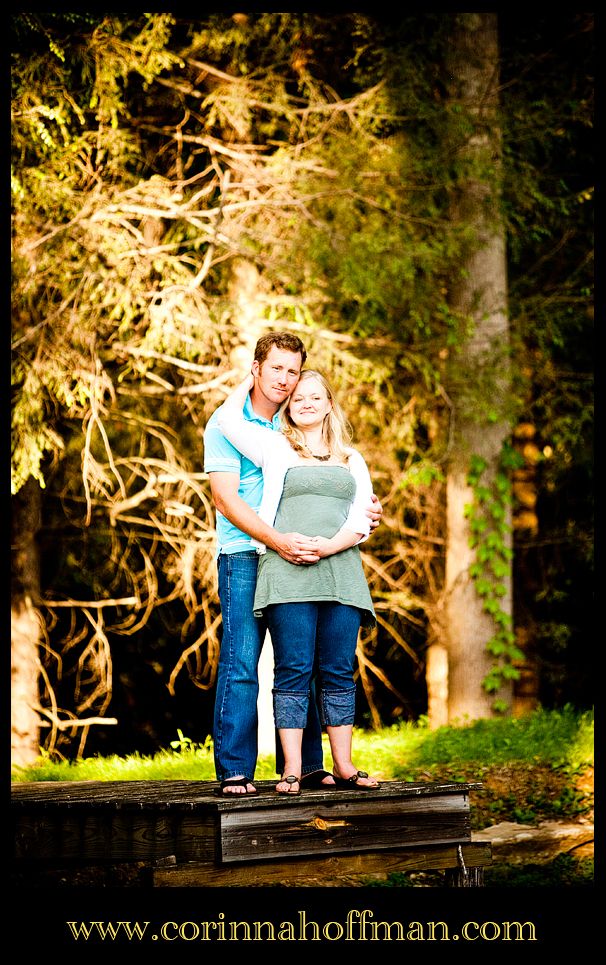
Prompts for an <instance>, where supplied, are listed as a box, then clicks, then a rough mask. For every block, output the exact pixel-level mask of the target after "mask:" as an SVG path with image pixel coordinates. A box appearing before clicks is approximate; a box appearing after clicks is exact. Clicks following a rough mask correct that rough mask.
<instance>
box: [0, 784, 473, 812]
mask: <svg viewBox="0 0 606 965" xmlns="http://www.w3.org/2000/svg"><path fill="white" fill-rule="evenodd" d="M255 783H256V784H257V788H258V790H259V794H257V795H255V796H254V797H253V796H249V795H235V794H234V795H229V797H227V796H225V797H218V796H216V794H215V790H216V789H217V788H218V786H219V785H218V783H217V782H216V781H37V782H26V781H24V782H15V783H13V784H11V806H12V807H13V809H16V810H22V809H27V808H28V807H32V806H35V807H37V808H39V809H42V808H47V807H48V808H50V809H53V808H55V807H58V806H61V807H74V806H77V805H79V804H83V805H86V806H87V807H90V808H98V807H99V808H107V807H110V808H112V809H114V810H120V809H123V808H127V809H128V808H133V809H134V810H138V809H145V808H147V807H150V806H153V807H155V808H157V809H163V808H166V809H168V810H172V809H173V808H178V809H180V810H188V809H197V808H199V807H208V808H209V809H210V810H223V809H233V808H237V809H241V808H245V809H246V810H257V809H259V810H263V809H264V808H267V807H274V806H275V805H276V803H278V802H279V804H280V806H281V807H288V806H289V804H290V803H291V801H292V798H291V799H286V798H285V796H284V795H282V796H279V795H277V794H276V792H275V781H258V782H255ZM481 786H482V785H481V784H465V783H456V782H444V783H438V782H419V783H416V782H409V781H384V782H383V783H382V784H381V785H380V787H378V788H373V789H372V790H369V791H356V790H355V789H354V790H351V791H342V790H338V791H335V790H334V789H333V790H330V789H328V790H314V791H307V790H306V791H305V792H304V795H302V796H304V797H305V799H306V800H307V799H311V800H314V801H320V800H325V801H327V802H330V801H333V800H336V799H338V800H355V799H357V798H359V797H360V795H361V794H364V796H365V797H366V798H367V799H368V800H382V799H386V798H409V797H413V798H416V797H431V796H434V795H436V794H438V795H444V794H448V793H450V792H452V793H455V794H460V793H469V790H471V789H474V788H479V787H481Z"/></svg>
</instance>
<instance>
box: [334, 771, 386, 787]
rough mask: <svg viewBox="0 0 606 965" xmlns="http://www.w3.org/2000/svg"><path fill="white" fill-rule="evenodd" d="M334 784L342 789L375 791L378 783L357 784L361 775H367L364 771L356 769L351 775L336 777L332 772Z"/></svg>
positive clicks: (378, 785)
mask: <svg viewBox="0 0 606 965" xmlns="http://www.w3.org/2000/svg"><path fill="white" fill-rule="evenodd" d="M333 777H334V779H335V784H336V786H337V787H338V788H339V789H340V790H342V791H376V789H377V788H378V787H380V784H358V780H359V779H360V778H361V777H368V774H367V773H366V771H356V773H355V774H352V775H351V777H337V776H336V774H333Z"/></svg>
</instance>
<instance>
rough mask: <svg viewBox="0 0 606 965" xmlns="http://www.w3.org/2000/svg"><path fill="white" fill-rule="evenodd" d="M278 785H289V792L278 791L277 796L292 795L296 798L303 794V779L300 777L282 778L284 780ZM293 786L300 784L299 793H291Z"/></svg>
mask: <svg viewBox="0 0 606 965" xmlns="http://www.w3.org/2000/svg"><path fill="white" fill-rule="evenodd" d="M278 783H279V784H288V786H289V790H288V791H277V792H276V793H277V794H285V795H288V794H291V795H292V796H293V797H296V796H297V794H300V793H301V778H300V777H295V775H294V774H289V775H288V777H282V778H280V781H279V782H278ZM293 784H298V785H299V790H298V791H291V790H290V788H291V787H292V786H293Z"/></svg>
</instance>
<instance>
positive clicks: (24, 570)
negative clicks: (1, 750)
mask: <svg viewBox="0 0 606 965" xmlns="http://www.w3.org/2000/svg"><path fill="white" fill-rule="evenodd" d="M12 509H13V517H12V530H13V537H12V543H13V546H12V554H13V562H12V572H11V763H12V764H13V765H21V766H25V765H27V764H31V763H32V762H33V761H35V760H36V758H37V757H38V753H39V742H40V720H39V716H38V712H37V710H36V707H37V705H38V703H39V693H38V674H39V655H38V647H39V644H40V640H41V626H42V624H41V620H40V615H39V613H38V610H37V609H36V601H37V600H38V599H39V596H40V559H39V552H38V545H37V542H36V536H37V533H38V530H39V529H40V516H41V491H40V486H39V485H38V483H37V482H36V480H35V479H29V480H28V481H27V482H26V483H25V485H24V486H23V487H22V489H21V490H20V492H19V493H18V494H17V495H16V496H14V497H13V505H12Z"/></svg>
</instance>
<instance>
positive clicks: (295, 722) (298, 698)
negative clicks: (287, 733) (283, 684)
mask: <svg viewBox="0 0 606 965" xmlns="http://www.w3.org/2000/svg"><path fill="white" fill-rule="evenodd" d="M273 694H274V720H275V724H276V727H277V728H278V729H281V728H289V729H292V728H297V729H300V730H305V727H306V726H307V713H308V710H309V691H308V692H307V693H304V694H303V693H300V694H298V693H292V692H288V693H287V692H286V691H283V690H274V692H273Z"/></svg>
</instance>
